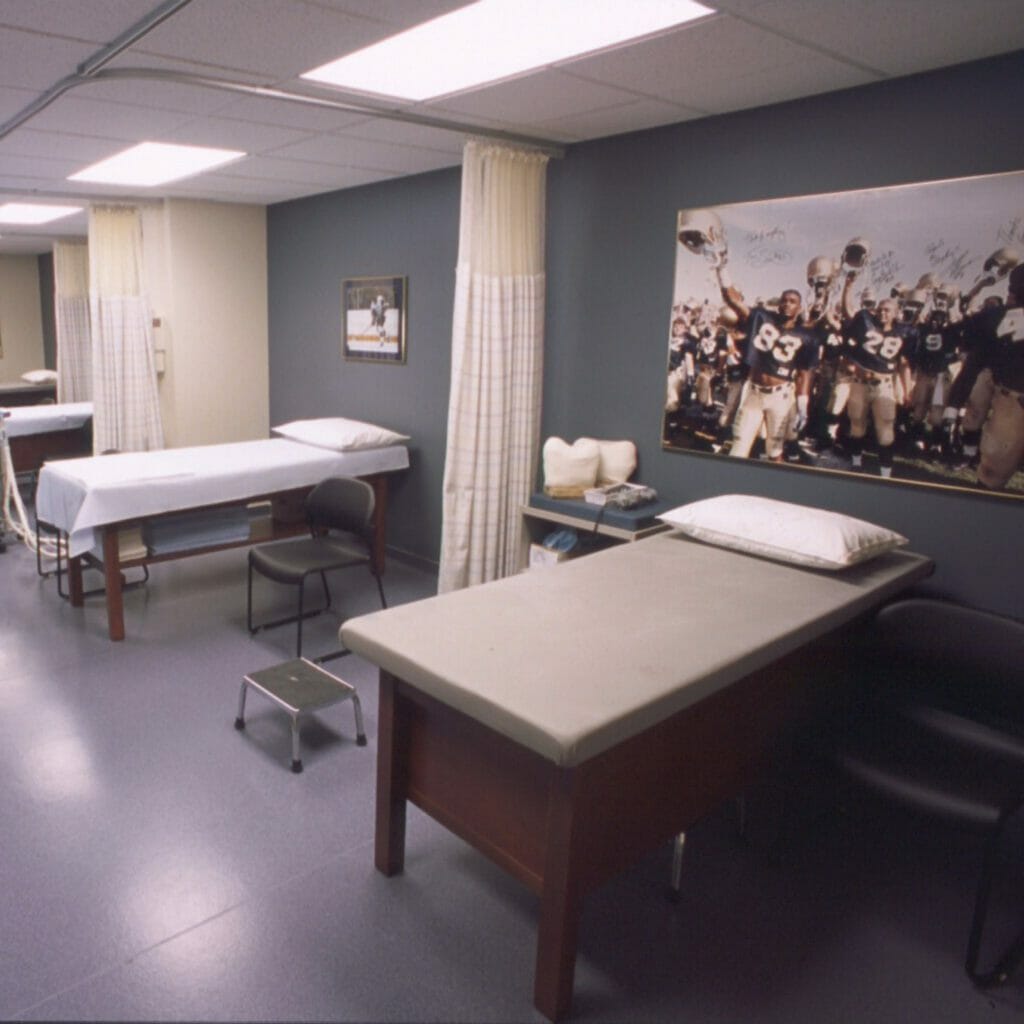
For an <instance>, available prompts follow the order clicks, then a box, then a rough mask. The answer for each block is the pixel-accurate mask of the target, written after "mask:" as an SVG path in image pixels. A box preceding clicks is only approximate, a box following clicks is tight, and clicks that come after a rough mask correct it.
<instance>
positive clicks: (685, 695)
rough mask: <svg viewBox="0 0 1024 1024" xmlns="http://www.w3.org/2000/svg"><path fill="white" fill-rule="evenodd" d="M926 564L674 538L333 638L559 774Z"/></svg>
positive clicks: (484, 587) (486, 588) (407, 609)
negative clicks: (847, 559)
mask: <svg viewBox="0 0 1024 1024" xmlns="http://www.w3.org/2000/svg"><path fill="white" fill-rule="evenodd" d="M931 571H932V562H931V560H930V559H928V558H926V557H924V556H922V555H917V554H913V553H910V552H906V551H897V552H891V553H889V554H886V555H883V556H881V557H879V558H876V559H874V560H872V561H870V562H867V563H866V564H863V565H860V566H853V567H851V568H849V569H845V570H843V571H841V572H822V571H814V570H807V569H800V568H795V567H791V566H786V565H781V564H778V563H775V562H770V561H766V560H764V559H760V558H755V557H753V556H750V555H742V554H738V553H735V552H731V551H726V550H723V549H721V548H717V547H711V546H709V545H705V544H701V543H699V542H697V541H692V540H690V539H688V538H686V537H685V536H683V535H682V534H680V533H677V532H673V533H669V534H661V535H659V536H656V537H651V538H649V539H647V540H643V541H639V542H637V543H635V544H625V545H621V546H619V547H615V548H611V549H609V550H606V551H602V552H599V553H597V554H593V555H588V556H587V557H585V558H579V559H576V560H573V561H570V562H567V563H563V564H561V565H557V566H552V567H549V568H545V569H535V570H531V571H530V572H526V573H523V574H521V575H519V576H514V577H509V578H508V579H503V580H498V581H496V582H494V583H486V584H481V585H479V586H476V587H471V588H469V589H466V590H461V591H457V592H455V593H451V594H444V595H441V596H438V597H433V598H427V599H426V600H423V601H417V602H413V603H412V604H407V605H402V606H400V607H397V608H392V609H388V610H386V611H380V612H375V613H373V614H370V615H364V616H360V617H358V618H354V619H350V620H349V621H348V622H346V623H345V624H344V625H343V627H342V629H341V639H342V642H343V643H344V644H345V646H347V647H348V648H350V649H351V650H352V651H354V652H355V653H357V654H359V655H361V656H362V657H364V658H366V659H367V660H368V661H370V662H372V663H374V664H376V665H378V666H380V667H381V668H383V669H385V670H387V671H388V672H390V673H391V674H392V675H394V676H396V677H398V678H399V679H402V680H404V681H405V682H407V683H410V684H411V685H413V686H415V687H417V688H418V689H421V690H423V691H424V692H426V693H428V694H430V695H431V696H433V697H435V698H436V699H438V700H440V701H442V702H444V703H445V704H448V705H450V706H451V707H454V708H456V709H458V710H460V711H462V712H464V713H466V714H468V715H470V716H471V717H473V718H475V719H477V720H478V721H480V722H481V723H483V724H484V725H487V726H489V727H491V728H492V729H495V730H496V731H498V732H499V733H502V734H503V735H505V736H508V737H509V738H510V739H512V740H514V741H516V742H517V743H520V744H522V745H523V746H525V747H527V748H529V749H531V750H533V751H535V752H536V753H538V754H540V755H541V756H542V757H545V758H547V759H548V760H550V761H553V762H554V763H556V764H559V765H566V766H571V765H575V764H578V763H580V762H582V761H585V760H587V759H588V758H591V757H593V756H594V755H596V754H599V753H601V752H602V751H604V750H607V749H609V748H610V747H612V746H614V745H615V744H617V743H620V742H622V741H623V740H625V739H628V738H629V737H631V736H634V735H636V734H638V733H640V732H642V731H644V730H645V729H647V728H649V727H650V726H652V725H654V724H656V723H658V722H660V721H661V720H663V719H665V718H667V717H668V716H669V715H671V714H674V713H675V712H677V711H680V710H682V709H683V708H685V707H687V706H689V705H690V704H693V703H695V702H696V701H698V700H701V699H702V698H704V697H707V696H708V695H709V694H711V693H713V692H715V691H716V690H718V689H720V688H722V687H724V686H727V685H729V684H730V683H732V682H735V681H736V680H738V679H740V678H742V677H743V676H745V675H747V674H748V673H750V672H752V671H754V670H756V669H758V668H761V667H763V666H765V665H767V664H769V663H771V662H773V661H775V660H776V659H778V658H780V657H782V656H783V655H785V654H787V653H789V652H790V651H793V650H795V649H796V648H798V647H800V646H802V645H803V644H805V643H808V642H810V641H812V640H814V639H815V638H817V637H819V636H822V635H823V634H825V633H827V632H829V631H830V630H831V629H834V628H836V627H838V626H840V625H842V624H843V623H845V622H847V621H849V620H851V619H853V618H855V617H856V616H857V615H858V614H859V613H861V612H863V611H866V610H868V609H869V608H871V607H874V606H877V605H878V604H880V603H881V602H882V601H884V600H885V599H886V598H887V597H888V596H889V595H890V594H892V595H895V594H896V593H898V592H899V591H901V590H903V589H904V588H906V587H908V586H910V585H911V584H912V583H914V582H916V581H918V580H921V579H924V578H925V577H926V576H928V575H929V574H930V572H931Z"/></svg>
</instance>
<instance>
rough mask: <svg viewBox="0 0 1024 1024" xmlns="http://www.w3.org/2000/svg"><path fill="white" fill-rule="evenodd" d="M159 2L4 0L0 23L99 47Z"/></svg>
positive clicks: (0, 8)
mask: <svg viewBox="0 0 1024 1024" xmlns="http://www.w3.org/2000/svg"><path fill="white" fill-rule="evenodd" d="M155 6H156V4H155V3H154V4H148V3H147V4H142V5H140V4H139V0H89V2H88V3H82V2H81V0H76V2H73V3H68V2H61V0H3V4H2V5H0V25H14V26H17V27H19V28H30V29H32V30H33V31H35V32H47V33H51V34H52V35H57V36H64V37H65V38H67V39H81V40H85V41H88V42H92V43H93V44H95V45H94V48H95V49H99V48H100V46H101V45H103V44H105V43H108V42H110V40H112V39H116V38H117V37H118V36H119V35H121V33H122V32H124V30H125V29H127V28H129V27H130V26H132V25H134V24H135V23H136V22H137V21H138V20H139V19H140V18H141V17H142V16H143V15H144V14H147V13H148V12H149V11H150V10H151V9H152V8H153V7H155Z"/></svg>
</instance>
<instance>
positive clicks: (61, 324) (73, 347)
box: [53, 242, 92, 402]
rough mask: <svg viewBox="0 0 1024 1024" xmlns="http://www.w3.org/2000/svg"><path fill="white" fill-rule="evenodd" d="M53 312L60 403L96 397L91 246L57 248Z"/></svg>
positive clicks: (59, 245) (57, 244)
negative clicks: (92, 333)
mask: <svg viewBox="0 0 1024 1024" xmlns="http://www.w3.org/2000/svg"><path fill="white" fill-rule="evenodd" d="M53 292H54V297H53V311H54V318H55V321H56V325H57V401H58V402H88V401H89V400H90V399H91V398H92V335H91V332H90V330H89V246H88V245H86V244H85V242H55V243H54V245H53Z"/></svg>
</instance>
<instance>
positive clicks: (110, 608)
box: [103, 526, 124, 640]
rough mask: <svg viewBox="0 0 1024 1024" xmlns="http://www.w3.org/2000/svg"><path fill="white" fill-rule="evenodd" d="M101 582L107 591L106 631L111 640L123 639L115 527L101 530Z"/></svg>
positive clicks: (122, 615)
mask: <svg viewBox="0 0 1024 1024" xmlns="http://www.w3.org/2000/svg"><path fill="white" fill-rule="evenodd" d="M103 582H104V584H105V586H106V590H107V630H108V631H109V633H110V639H111V640H123V639H124V595H123V594H122V593H121V583H122V580H121V550H120V538H119V536H118V530H117V527H115V526H106V527H104V528H103Z"/></svg>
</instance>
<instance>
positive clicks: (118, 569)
mask: <svg viewBox="0 0 1024 1024" xmlns="http://www.w3.org/2000/svg"><path fill="white" fill-rule="evenodd" d="M360 479H363V480H365V481H366V482H367V483H368V484H370V485H371V486H372V487H373V493H374V498H375V504H374V512H373V525H374V552H373V558H374V567H375V568H376V569H377V571H378V572H383V571H384V551H385V546H386V542H387V537H386V529H385V523H386V517H387V507H388V478H387V475H386V474H384V473H375V474H373V475H369V476H364V477H361V478H360ZM311 490H312V488H311V487H303V488H298V489H295V490H290V491H283V492H279V493H277V494H264V495H255V496H252V497H249V498H246V499H245V500H244V501H240V502H239V501H230V502H224V503H223V505H218V506H213V505H210V506H203V507H204V508H222V507H229V506H236V505H239V504H242V505H248V504H251V503H253V502H259V501H266V500H268V499H273V498H284V499H286V500H290V501H295V500H298V501H300V502H301V500H302V499H303V498H304V497H305V495H306V494H308V493H309V492H310V491H311ZM184 511H189V510H188V509H178V510H176V511H175V512H170V513H167V515H176V514H178V513H180V512H184ZM151 518H153V519H158V518H161V517H159V516H153V517H151ZM140 523H141V520H137V521H136V520H131V521H127V522H119V523H110V524H108V525H106V526H104V527H103V528H102V530H101V534H102V538H103V555H102V561H97V560H96V559H95V558H93V557H92V556H90V555H78V556H76V557H74V558H71V559H69V561H68V588H69V591H70V600H71V604H72V605H73V606H74V607H76V608H80V607H82V605H83V604H84V603H85V591H84V588H83V584H82V571H83V568H84V566H85V564H86V563H89V564H93V565H95V567H96V568H98V569H100V570H101V571H102V572H103V583H104V591H105V595H106V605H107V632H108V633H109V635H110V639H111V640H115V641H117V640H123V639H124V638H125V625H124V595H123V593H122V591H123V586H124V576H123V573H122V570H124V569H131V568H135V567H140V566H147V565H155V564H156V563H158V562H170V561H175V560H177V559H179V558H190V557H193V556H196V555H206V554H210V553H211V552H213V551H225V550H227V549H229V548H237V547H250V546H251V545H253V544H263V543H266V542H267V541H271V540H280V539H282V538H284V537H295V536H298V535H299V534H301V533H305V532H306V529H307V528H306V524H305V523H304V522H287V523H286V522H278V521H276V520H275V521H273V523H272V532H271V535H270V536H260V537H254V538H251V539H248V540H241V541H235V542H233V543H230V544H217V545H213V546H211V547H203V548H193V549H190V550H188V551H180V552H175V553H174V554H167V555H149V556H147V557H145V558H133V559H130V560H126V561H124V562H122V561H121V553H120V547H119V534H120V531H121V530H123V529H125V528H126V527H131V526H137V525H139V524H140Z"/></svg>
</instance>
